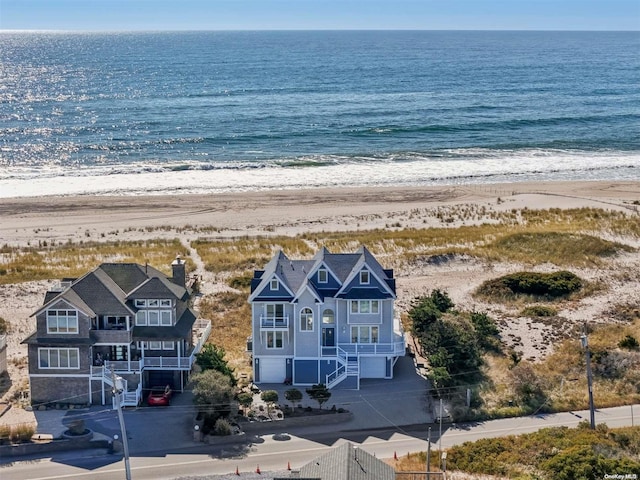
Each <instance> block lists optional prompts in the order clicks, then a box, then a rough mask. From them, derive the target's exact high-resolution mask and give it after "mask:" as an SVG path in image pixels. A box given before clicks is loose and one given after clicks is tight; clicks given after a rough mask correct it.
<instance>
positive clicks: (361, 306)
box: [351, 300, 380, 314]
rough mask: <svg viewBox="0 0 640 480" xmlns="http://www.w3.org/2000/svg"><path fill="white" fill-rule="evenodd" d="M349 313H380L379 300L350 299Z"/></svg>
mask: <svg viewBox="0 0 640 480" xmlns="http://www.w3.org/2000/svg"><path fill="white" fill-rule="evenodd" d="M351 313H374V314H377V313H380V301H379V300H352V301H351Z"/></svg>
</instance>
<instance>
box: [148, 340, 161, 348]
mask: <svg viewBox="0 0 640 480" xmlns="http://www.w3.org/2000/svg"><path fill="white" fill-rule="evenodd" d="M149 350H162V342H155V341H154V342H149Z"/></svg>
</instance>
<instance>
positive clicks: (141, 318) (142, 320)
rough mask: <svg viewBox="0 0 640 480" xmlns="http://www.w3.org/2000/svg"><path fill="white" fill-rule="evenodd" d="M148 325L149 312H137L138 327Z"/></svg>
mask: <svg viewBox="0 0 640 480" xmlns="http://www.w3.org/2000/svg"><path fill="white" fill-rule="evenodd" d="M146 324H147V312H145V311H144V310H140V311H138V312H136V325H138V326H144V325H146Z"/></svg>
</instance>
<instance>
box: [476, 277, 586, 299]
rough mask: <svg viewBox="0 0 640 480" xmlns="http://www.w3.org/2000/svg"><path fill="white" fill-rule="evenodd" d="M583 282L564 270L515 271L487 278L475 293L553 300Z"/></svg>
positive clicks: (568, 293) (578, 286)
mask: <svg viewBox="0 0 640 480" xmlns="http://www.w3.org/2000/svg"><path fill="white" fill-rule="evenodd" d="M583 284H584V282H583V281H582V279H580V277H578V276H577V275H575V274H574V273H571V272H568V271H566V270H562V271H559V272H553V273H538V272H517V273H512V274H509V275H505V276H503V277H500V278H495V279H493V280H487V281H486V282H484V283H483V284H482V285H480V287H479V288H478V290H477V291H476V294H477V295H480V296H483V297H488V298H496V297H497V298H504V299H513V298H517V297H518V296H531V297H537V298H545V299H551V300H553V299H557V298H562V297H567V296H568V295H570V294H572V293H574V292H577V291H579V290H580V289H581V288H582V286H583Z"/></svg>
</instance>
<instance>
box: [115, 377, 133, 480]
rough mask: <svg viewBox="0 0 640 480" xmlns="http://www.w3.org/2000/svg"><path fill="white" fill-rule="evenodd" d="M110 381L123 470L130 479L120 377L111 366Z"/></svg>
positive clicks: (128, 479)
mask: <svg viewBox="0 0 640 480" xmlns="http://www.w3.org/2000/svg"><path fill="white" fill-rule="evenodd" d="M111 381H112V382H113V398H114V399H115V401H116V408H117V409H118V420H119V421H120V432H121V434H122V448H123V451H124V471H125V475H126V479H127V480H131V466H130V465H129V443H128V440H127V430H126V428H125V426H124V416H123V415H122V406H121V405H120V394H121V393H122V390H123V389H122V379H121V378H120V377H116V372H115V370H114V369H113V365H112V366H111Z"/></svg>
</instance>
